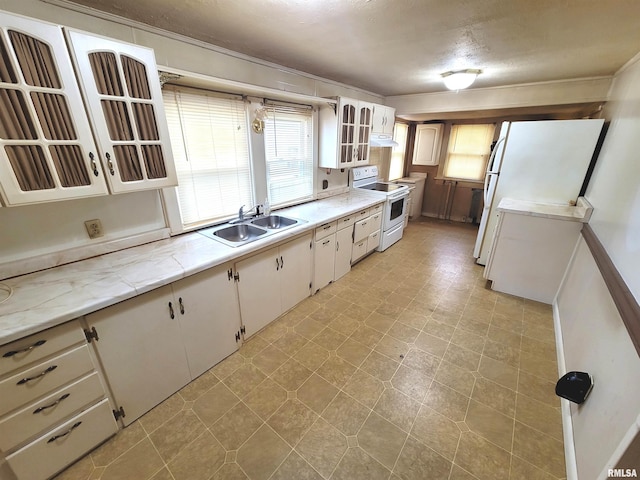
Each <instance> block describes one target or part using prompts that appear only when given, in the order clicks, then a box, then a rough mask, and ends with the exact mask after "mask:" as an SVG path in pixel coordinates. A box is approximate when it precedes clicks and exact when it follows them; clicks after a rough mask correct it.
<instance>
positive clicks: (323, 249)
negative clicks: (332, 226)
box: [313, 233, 336, 292]
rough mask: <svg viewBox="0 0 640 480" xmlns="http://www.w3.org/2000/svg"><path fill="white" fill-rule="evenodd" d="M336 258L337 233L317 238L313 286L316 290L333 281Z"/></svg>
mask: <svg viewBox="0 0 640 480" xmlns="http://www.w3.org/2000/svg"><path fill="white" fill-rule="evenodd" d="M335 259H336V234H335V233H333V234H331V235H329V236H328V237H324V238H321V239H320V240H316V249H315V252H314V266H315V269H314V273H313V288H314V290H315V291H316V292H317V291H318V290H320V289H321V288H323V287H326V286H327V285H329V284H330V283H331V282H333V275H334V264H335Z"/></svg>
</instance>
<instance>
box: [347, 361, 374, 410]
mask: <svg viewBox="0 0 640 480" xmlns="http://www.w3.org/2000/svg"><path fill="white" fill-rule="evenodd" d="M342 390H344V391H345V392H346V393H348V394H349V395H351V396H352V397H353V398H355V399H356V400H358V401H359V402H360V403H362V404H363V405H365V406H367V407H369V408H373V407H374V406H375V404H376V402H377V401H378V398H380V395H381V394H382V392H383V390H384V385H383V383H382V381H380V380H378V379H377V378H376V377H374V376H372V375H369V374H368V373H367V372H365V371H364V370H360V369H358V370H356V372H355V373H354V374H353V375H352V376H351V378H350V379H349V380H348V381H347V383H346V384H345V386H344V387H343V388H342Z"/></svg>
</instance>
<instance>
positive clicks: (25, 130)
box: [0, 88, 38, 140]
mask: <svg viewBox="0 0 640 480" xmlns="http://www.w3.org/2000/svg"><path fill="white" fill-rule="evenodd" d="M0 138H3V139H7V140H35V139H36V138H38V133H37V131H36V127H35V125H34V123H33V119H32V118H31V115H29V109H28V107H27V102H26V100H25V98H24V95H22V92H20V91H18V90H10V89H6V88H0Z"/></svg>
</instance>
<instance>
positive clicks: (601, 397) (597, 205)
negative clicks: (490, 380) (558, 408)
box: [554, 59, 640, 479]
mask: <svg viewBox="0 0 640 480" xmlns="http://www.w3.org/2000/svg"><path fill="white" fill-rule="evenodd" d="M610 95H611V102H610V103H609V104H608V105H607V108H606V109H605V112H604V113H605V118H606V120H607V121H610V128H609V131H608V133H607V136H606V139H605V142H604V144H603V148H602V150H601V152H600V156H599V158H598V163H597V166H596V169H595V171H594V175H593V177H592V178H591V182H590V187H589V189H588V191H587V195H586V196H587V198H588V199H589V201H590V202H591V203H592V204H593V207H594V210H593V215H592V217H591V221H590V225H591V226H592V228H593V229H594V231H595V233H596V235H597V236H598V238H599V239H600V241H601V242H602V243H603V245H604V247H605V249H606V250H607V253H608V254H609V256H610V257H611V258H612V260H613V262H614V264H615V265H616V267H617V269H618V270H619V271H620V273H621V275H622V276H623V278H624V280H625V282H626V283H627V285H628V287H629V288H630V290H631V293H632V295H633V296H634V297H635V298H636V300H639V299H640V275H639V274H638V272H639V271H640V269H639V267H640V162H639V161H638V152H640V135H639V132H640V61H638V59H636V61H635V62H631V63H630V64H629V65H627V67H626V68H625V69H623V70H622V71H621V72H619V73H618V74H617V75H616V77H615V80H614V83H613V86H612V90H611V93H610ZM554 307H555V310H556V311H555V313H556V319H557V321H559V323H560V325H561V331H562V352H561V354H564V362H565V366H566V369H565V371H572V370H578V371H585V372H589V373H591V374H592V375H594V377H595V381H594V388H593V392H592V394H591V396H590V397H589V398H588V399H587V401H586V402H585V403H584V404H583V405H582V406H580V407H577V406H575V405H572V408H571V418H572V423H573V435H574V439H575V440H574V444H575V453H576V464H577V471H578V478H580V479H582V478H594V479H595V478H606V469H607V468H613V467H614V466H615V464H616V462H617V460H618V458H619V456H620V455H621V454H622V453H623V452H624V450H625V448H626V446H627V445H628V442H629V441H630V440H631V439H632V438H633V436H634V434H635V432H636V431H637V429H638V427H639V426H640V424H639V423H638V422H639V421H640V417H639V415H640V359H639V358H638V354H637V352H636V350H635V348H634V346H633V344H632V343H631V340H630V337H629V334H628V333H627V330H626V328H625V326H624V324H623V322H622V319H621V318H620V316H619V314H618V311H617V309H616V307H615V305H614V303H613V301H612V299H611V297H610V295H609V292H608V290H607V287H606V286H605V284H604V281H603V279H602V276H601V275H600V272H599V270H598V267H597V265H596V263H595V261H594V259H593V257H592V255H591V252H590V251H589V248H588V247H587V246H586V244H585V242H584V240H583V239H581V240H580V242H579V244H578V247H577V249H576V252H575V253H574V256H573V259H572V263H571V264H570V266H569V269H568V271H567V273H566V277H565V279H564V282H563V285H562V286H561V288H560V291H559V293H558V297H557V299H556V303H555V305H554ZM559 364H562V362H559ZM560 373H565V372H560ZM637 467H639V468H640V464H638V465H637Z"/></svg>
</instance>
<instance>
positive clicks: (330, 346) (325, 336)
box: [312, 327, 347, 351]
mask: <svg viewBox="0 0 640 480" xmlns="http://www.w3.org/2000/svg"><path fill="white" fill-rule="evenodd" d="M346 339H347V336H346V335H343V334H341V333H340V332H336V331H335V330H334V329H332V328H329V327H327V328H325V329H324V330H322V331H321V332H320V333H319V334H318V335H316V336H315V337H313V340H312V341H313V342H314V343H317V344H318V345H320V346H321V347H324V348H326V349H327V350H330V351H331V350H336V349H337V348H338V347H339V346H340V345H342V344H343V343H344V341H345V340H346Z"/></svg>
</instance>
